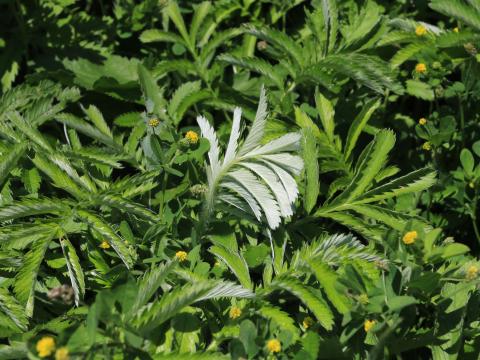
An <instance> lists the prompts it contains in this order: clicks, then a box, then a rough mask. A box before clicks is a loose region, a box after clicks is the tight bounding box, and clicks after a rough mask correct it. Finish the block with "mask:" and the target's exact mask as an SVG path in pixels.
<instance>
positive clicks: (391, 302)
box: [388, 296, 418, 311]
mask: <svg viewBox="0 0 480 360" xmlns="http://www.w3.org/2000/svg"><path fill="white" fill-rule="evenodd" d="M417 303H418V300H417V299H415V298H414V297H412V296H395V297H393V298H390V299H388V307H389V308H390V310H391V311H400V310H402V309H403V308H404V307H407V306H410V305H413V304H417Z"/></svg>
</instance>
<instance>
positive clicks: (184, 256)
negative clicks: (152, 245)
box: [175, 251, 188, 262]
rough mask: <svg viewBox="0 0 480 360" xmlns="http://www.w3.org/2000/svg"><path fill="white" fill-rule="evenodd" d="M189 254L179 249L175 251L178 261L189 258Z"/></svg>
mask: <svg viewBox="0 0 480 360" xmlns="http://www.w3.org/2000/svg"><path fill="white" fill-rule="evenodd" d="M187 255H188V254H187V253H186V252H185V251H177V252H176V253H175V258H176V259H177V260H178V261H180V262H182V261H185V260H187Z"/></svg>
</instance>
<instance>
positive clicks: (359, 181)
mask: <svg viewBox="0 0 480 360" xmlns="http://www.w3.org/2000/svg"><path fill="white" fill-rule="evenodd" d="M371 144H372V145H371V146H370V147H369V148H368V149H367V152H366V154H365V157H364V158H363V160H362V162H361V163H360V165H359V168H358V170H357V171H356V174H355V176H354V177H353V178H352V181H351V182H350V184H349V185H348V187H347V188H346V189H345V191H344V192H343V193H341V194H340V195H339V196H337V197H336V198H335V199H334V200H333V201H332V202H331V204H330V205H331V206H334V205H337V204H340V203H348V202H350V201H351V200H353V199H355V198H357V197H358V196H360V195H361V194H362V193H363V192H364V191H365V189H366V188H367V187H368V186H370V185H371V184H372V180H373V179H374V178H375V176H376V175H377V174H378V172H379V171H380V170H381V169H382V167H383V166H384V165H385V162H386V160H387V155H388V153H389V152H390V150H391V149H392V148H393V145H394V144H395V135H394V134H393V132H392V131H390V130H381V131H380V132H378V133H377V135H375V139H374V140H373V142H372V143H371Z"/></svg>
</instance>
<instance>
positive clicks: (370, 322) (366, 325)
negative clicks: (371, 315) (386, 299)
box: [363, 320, 377, 332]
mask: <svg viewBox="0 0 480 360" xmlns="http://www.w3.org/2000/svg"><path fill="white" fill-rule="evenodd" d="M376 323H377V322H376V321H375V320H365V322H364V323H363V329H364V330H365V332H369V331H370V330H372V328H373V327H374V326H375V324H376Z"/></svg>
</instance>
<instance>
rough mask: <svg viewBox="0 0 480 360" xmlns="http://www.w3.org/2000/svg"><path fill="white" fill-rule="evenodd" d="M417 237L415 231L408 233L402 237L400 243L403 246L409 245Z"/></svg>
mask: <svg viewBox="0 0 480 360" xmlns="http://www.w3.org/2000/svg"><path fill="white" fill-rule="evenodd" d="M417 237H418V234H417V232H416V231H415V230H413V231H409V232H407V233H406V234H405V235H403V238H402V241H403V243H404V244H405V245H410V244H413V243H414V242H415V240H416V239H417Z"/></svg>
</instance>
